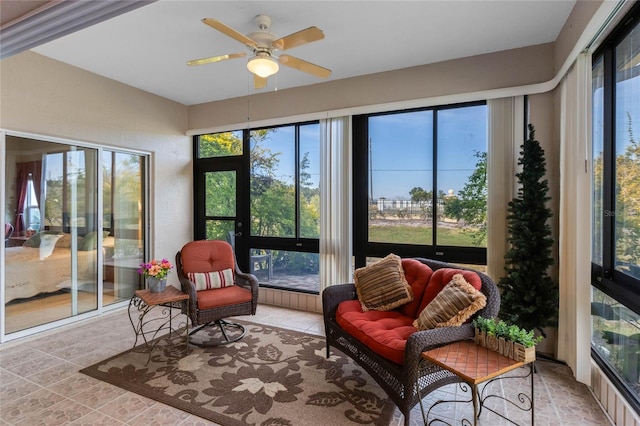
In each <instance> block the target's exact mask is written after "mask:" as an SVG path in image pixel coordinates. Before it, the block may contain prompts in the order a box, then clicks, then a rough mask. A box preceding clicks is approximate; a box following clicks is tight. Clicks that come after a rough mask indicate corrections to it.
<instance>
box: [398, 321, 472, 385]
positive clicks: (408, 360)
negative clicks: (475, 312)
mask: <svg viewBox="0 0 640 426" xmlns="http://www.w3.org/2000/svg"><path fill="white" fill-rule="evenodd" d="M473 334H474V330H473V325H472V324H468V323H467V324H463V325H461V326H459V327H441V328H434V329H431V330H424V331H417V332H415V333H413V334H412V335H411V336H409V339H407V345H406V346H405V350H404V368H403V370H402V374H403V375H404V376H405V383H415V382H416V381H417V379H418V375H419V368H420V361H421V359H422V352H425V351H428V350H430V349H433V348H437V347H439V346H444V345H447V344H449V343H453V342H457V341H460V340H468V339H471V338H472V337H473Z"/></svg>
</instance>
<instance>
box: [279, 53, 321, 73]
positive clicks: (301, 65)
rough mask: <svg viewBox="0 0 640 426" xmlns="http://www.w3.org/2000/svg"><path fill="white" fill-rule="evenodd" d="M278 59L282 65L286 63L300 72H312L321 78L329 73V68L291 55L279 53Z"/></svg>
mask: <svg viewBox="0 0 640 426" xmlns="http://www.w3.org/2000/svg"><path fill="white" fill-rule="evenodd" d="M279 61H280V63H281V64H282V65H286V66H288V67H291V68H295V69H297V70H300V71H302V72H306V73H309V74H313V75H315V76H318V77H321V78H327V77H329V76H330V75H331V70H330V69H327V68H323V67H321V66H320V65H316V64H312V63H311V62H307V61H303V60H302V59H299V58H296V57H294V56H291V55H280V58H279Z"/></svg>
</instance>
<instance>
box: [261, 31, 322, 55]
mask: <svg viewBox="0 0 640 426" xmlns="http://www.w3.org/2000/svg"><path fill="white" fill-rule="evenodd" d="M323 38H324V33H323V32H322V30H321V29H319V28H317V27H309V28H307V29H306V30H301V31H298V32H297V33H293V34H289V35H288V36H284V37H282V38H279V39H278V40H274V41H273V43H272V44H271V45H272V46H273V48H274V49H278V50H287V49H291V48H292V47H296V46H302V45H303V44H307V43H311V42H312V41H318V40H322V39H323Z"/></svg>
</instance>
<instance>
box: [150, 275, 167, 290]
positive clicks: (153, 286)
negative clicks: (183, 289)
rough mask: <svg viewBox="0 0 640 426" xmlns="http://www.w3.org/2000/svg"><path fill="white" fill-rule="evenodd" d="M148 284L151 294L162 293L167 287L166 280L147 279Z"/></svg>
mask: <svg viewBox="0 0 640 426" xmlns="http://www.w3.org/2000/svg"><path fill="white" fill-rule="evenodd" d="M147 284H148V285H149V291H150V292H151V293H161V292H163V291H164V289H165V288H166V287H167V279H166V278H156V277H147Z"/></svg>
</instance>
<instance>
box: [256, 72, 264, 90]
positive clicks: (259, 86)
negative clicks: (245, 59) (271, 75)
mask: <svg viewBox="0 0 640 426" xmlns="http://www.w3.org/2000/svg"><path fill="white" fill-rule="evenodd" d="M253 87H254V88H256V89H264V88H265V87H267V79H266V78H264V77H260V76H259V75H255V74H254V75H253Z"/></svg>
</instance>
